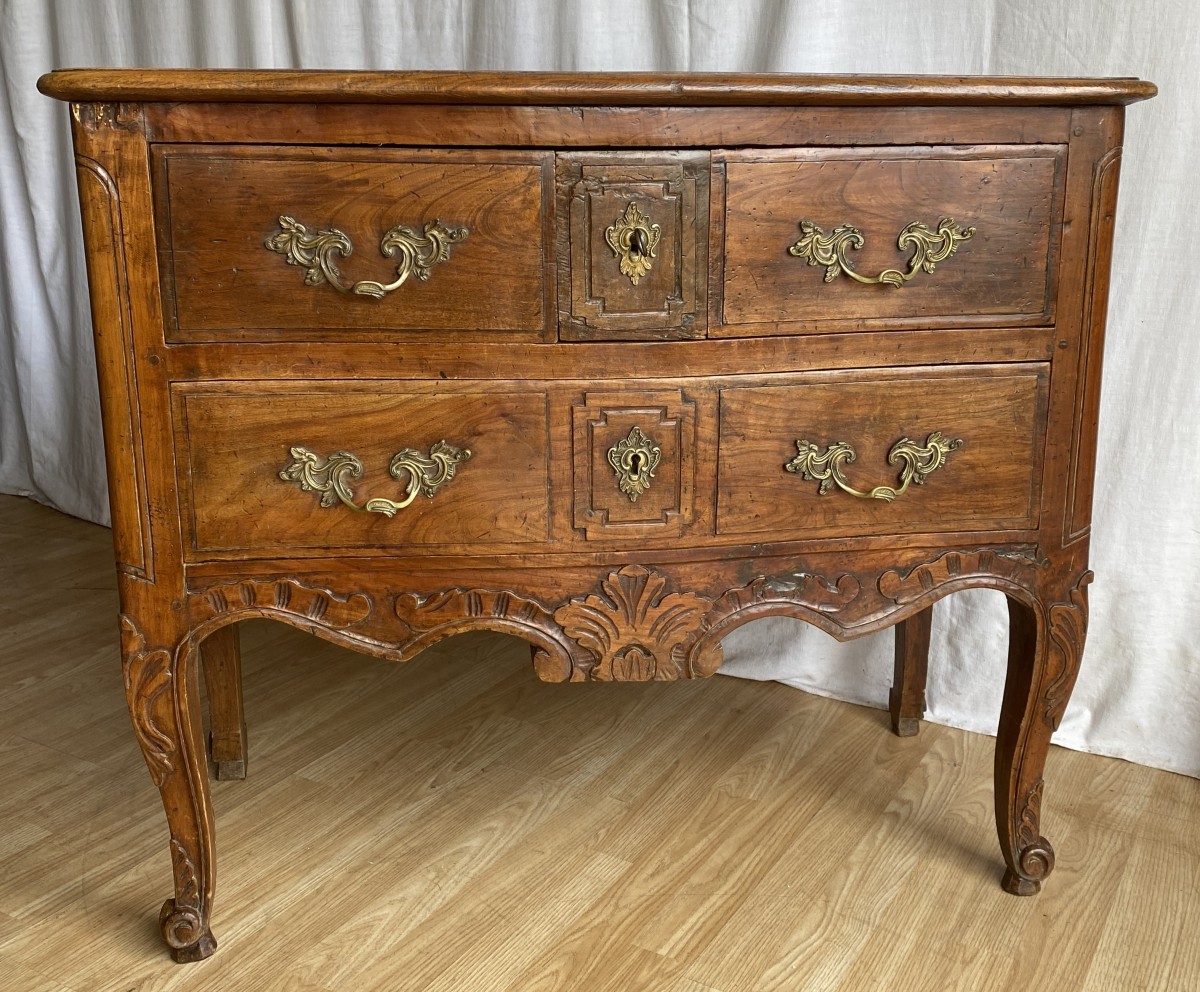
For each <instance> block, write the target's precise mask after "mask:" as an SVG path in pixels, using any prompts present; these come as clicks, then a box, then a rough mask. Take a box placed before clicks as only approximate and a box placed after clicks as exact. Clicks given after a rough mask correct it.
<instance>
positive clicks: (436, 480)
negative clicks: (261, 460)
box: [279, 441, 471, 517]
mask: <svg viewBox="0 0 1200 992" xmlns="http://www.w3.org/2000/svg"><path fill="white" fill-rule="evenodd" d="M291 452H292V461H291V463H290V464H288V465H287V466H286V467H285V468H284V469H283V471H282V472H280V473H279V478H281V479H282V480H283V481H284V482H298V483H299V484H300V488H301V489H303V490H304V491H305V492H306V493H307V492H317V493H320V494H321V505H322V506H333V505H334V503H336V502H337V501H338V500H341V501H342V502H343V503H344V504H345V505H346V506H348V507H350V509H352V510H358V511H359V512H360V513H382V514H383V515H384V516H385V517H394V516H395V515H396V511H397V510H403V509H404V508H405V507H406V506H408V505H409V504H410V503H411V502H412V501H413V500H414V499H416V498H417V495H418V494H419V493H424V494H425V495H426V496H428V497H429V498H430V499H433V495H434V493H436V492H437V490H438V487H439V486H442V485H445V484H446V483H447V482H449V481H450V480H451V479H453V478H454V472H455V470H456V469H457V467H458V465H459V463H460V462H465V461H466V460H467V459H468V458H470V457H471V452H470V450H469V449H468V448H456V447H454V445H452V444H447V443H446V442H445V441H438V442H437V443H436V444H434V445H433V446H432V447H430V449H429V454H428V455H423V454H421V452H419V451H417V450H416V449H415V448H404V449H403V450H401V451H398V452H396V454H395V455H393V456H392V461H391V464H390V465H388V472H390V473H391V476H392V478H393V479H396V480H398V481H400V482H406V485H405V489H404V499H402V500H401V501H400V502H398V503H397V502H395V501H393V500H390V499H383V498H381V497H376V498H374V499H369V500H367V502H366V503H365V504H364V505H363V506H359V505H358V504H357V503H355V502H354V492H353V490H351V488H350V485H349V483H348V482H347V480H348V479H361V478H362V474H363V464H362V462H361V461H359V460H358V459H357V458H356V457H355V456H354V455H352V454H350V452H348V451H339V452H336V453H335V454H333V455H330V456H329V458H328V459H323V458H322V457H321V456H320V455H318V454H314V453H313V452H311V451H309V450H308V449H307V448H299V447H297V448H292V449H291ZM406 477H407V479H406Z"/></svg>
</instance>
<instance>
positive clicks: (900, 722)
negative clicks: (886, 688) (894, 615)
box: [888, 606, 933, 737]
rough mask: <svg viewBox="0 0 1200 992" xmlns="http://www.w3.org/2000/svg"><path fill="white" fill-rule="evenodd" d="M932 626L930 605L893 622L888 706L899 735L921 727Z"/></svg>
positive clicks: (911, 733) (913, 732)
mask: <svg viewBox="0 0 1200 992" xmlns="http://www.w3.org/2000/svg"><path fill="white" fill-rule="evenodd" d="M932 626H933V607H932V606H930V607H928V608H927V609H924V610H922V611H921V612H920V613H917V614H915V615H914V616H911V617H909V618H908V619H907V620H902V621H900V623H898V624H897V625H896V670H895V674H894V675H893V677H892V692H891V695H890V696H889V697H888V708H889V709H890V710H891V714H892V730H893V731H895V733H896V735H897V736H899V737H912V736H914V735H915V734H916V733H917V731H919V730H920V729H921V718H922V717H923V716H924V715H925V679H926V676H927V674H928V671H929V634H930V630H931V628H932Z"/></svg>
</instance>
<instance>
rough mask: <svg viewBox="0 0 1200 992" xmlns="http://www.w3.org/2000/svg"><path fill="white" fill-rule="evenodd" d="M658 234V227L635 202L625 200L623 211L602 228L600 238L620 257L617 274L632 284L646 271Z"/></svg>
mask: <svg viewBox="0 0 1200 992" xmlns="http://www.w3.org/2000/svg"><path fill="white" fill-rule="evenodd" d="M661 237H662V229H661V228H660V227H659V226H658V225H657V224H651V223H650V218H649V217H647V216H646V215H645V214H644V213H642V210H641V208H640V207H639V206H638V205H637V204H636V203H631V204H629V206H627V207H626V208H625V213H623V214H622V215H621V216H620V217H618V218H617V219H616V220H615V221H613V223H612V226H611V227H606V228H605V229H604V240H605V241H607V242H608V247H609V248H611V249H612V250H613V254H614V255H616V256H617V258H618V259H620V262H621V274H622V275H626V276H628V277H629V281H630V282H631V283H633V284H634V285H635V286H636V285H637V284H638V280H640V279H641V278H642V276H644V275H645V274H646V273H647V272H649V271H650V259H652V258H654V257H655V256H654V249H655V248H657V247H658V242H659V239H660V238H661Z"/></svg>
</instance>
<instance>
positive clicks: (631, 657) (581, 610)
mask: <svg viewBox="0 0 1200 992" xmlns="http://www.w3.org/2000/svg"><path fill="white" fill-rule="evenodd" d="M666 589H667V580H666V578H665V577H664V576H662V575H660V574H658V573H657V572H651V571H650V570H649V569H646V568H643V567H642V566H641V565H627V566H625V567H624V568H622V569H620V570H619V571H617V572H612V573H611V574H609V575H608V577H607V578H605V579H602V580H601V582H600V592H599V593H593V594H592V595H590V596H586V597H583V598H582V599H572V600H571V601H570V602H569V603H567V604H566V605H564V606H560V607H559V608H558V609H557V610H555V612H554V619H555V620H556V621H557V622H558V623H559V624H560V625H561V626H562V628H563V630H564V631H565V632H566V634H567V636H569V637H571V638H572V639H574V640H575V642H576V643H577V644H578V645H579V646H580V647H581V648H583V649H584V650H585V651H586V652H588V654H590V655H591V656H592V657H593V658H594V659H595V660H594V662H593V664H592V665H591V666H590V668H589V669H587V670H576V672H573V673H572V678H591V679H594V680H596V681H601V682H613V681H622V682H623V681H648V680H651V679H658V680H670V679H678V678H683V677H684V676H685V672H684V661H683V659H684V657H685V655H686V652H687V650H688V648H689V647H690V645H691V644H692V642H693V641H694V640H695V638H696V637H697V635H698V634H699V633H700V631H701V629H702V627H703V624H704V614H705V612H706V611H707V609H708V607H709V605H710V603H709V601H708V600H706V599H703V598H702V597H700V596H697V595H694V594H692V593H668V592H667V591H666Z"/></svg>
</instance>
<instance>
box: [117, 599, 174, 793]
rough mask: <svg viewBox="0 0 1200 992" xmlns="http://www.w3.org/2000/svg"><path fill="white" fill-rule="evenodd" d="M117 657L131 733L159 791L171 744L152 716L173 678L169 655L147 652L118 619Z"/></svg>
mask: <svg viewBox="0 0 1200 992" xmlns="http://www.w3.org/2000/svg"><path fill="white" fill-rule="evenodd" d="M121 655H122V658H123V661H124V664H123V668H124V677H125V695H126V697H127V698H128V701H129V713H130V716H131V717H132V719H133V730H134V733H135V734H136V735H137V739H138V743H139V744H140V745H141V747H142V754H143V755H145V757H146V764H147V765H148V766H149V768H150V777H151V778H153V779H154V784H155V785H157V786H158V787H159V788H162V785H163V783H164V782H165V781H166V780H167V776H169V775H170V774H171V772H172V771H174V768H175V766H174V755H175V750H176V748H175V741H174V739H173V738H172V737H171V735H170V734H168V733H167V732H166V731H164V730H163V729H162V727H161V726H160V725H159V723H158V720H157V714H156V710H157V708H158V705H159V700H160V698H161V697H162V696H163V695H164V693H166V692H167V691H168V690H169V689H170V688H171V683H172V679H173V678H174V671H173V666H172V664H171V652H170V651H168V650H167V649H165V648H156V649H154V650H149V649H147V647H146V638H145V637H144V636H143V635H142V632H141V630H140V629H138V626H137V624H136V623H134V621H133V620H132V618H130V617H128V616H125V615H122V617H121Z"/></svg>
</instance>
